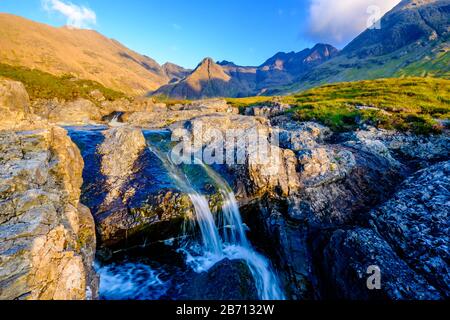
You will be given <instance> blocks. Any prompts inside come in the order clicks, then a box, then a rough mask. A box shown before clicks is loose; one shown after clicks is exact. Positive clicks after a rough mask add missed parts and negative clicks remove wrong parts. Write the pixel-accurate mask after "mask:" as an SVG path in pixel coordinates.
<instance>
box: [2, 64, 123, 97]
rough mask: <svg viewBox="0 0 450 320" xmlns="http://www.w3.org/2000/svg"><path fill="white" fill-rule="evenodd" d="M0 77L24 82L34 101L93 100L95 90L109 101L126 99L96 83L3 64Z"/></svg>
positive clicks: (119, 93) (121, 94)
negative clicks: (92, 94) (92, 93)
mask: <svg viewBox="0 0 450 320" xmlns="http://www.w3.org/2000/svg"><path fill="white" fill-rule="evenodd" d="M0 77H3V78H8V79H11V80H16V81H20V82H22V83H23V84H24V86H25V88H26V89H27V91H28V94H29V95H30V98H31V99H32V100H33V99H53V98H58V99H64V100H68V101H70V100H73V99H76V98H86V99H89V100H91V99H92V97H91V95H90V93H91V92H92V91H94V90H98V91H100V92H101V93H102V94H103V96H104V97H105V99H106V100H109V101H113V100H116V99H119V98H124V97H125V94H124V93H122V92H119V91H115V90H112V89H109V88H106V87H104V86H103V85H101V84H100V83H98V82H95V81H91V80H80V79H76V78H74V77H73V76H71V75H63V76H60V77H58V76H55V75H52V74H50V73H47V72H43V71H39V70H36V69H33V70H32V69H29V68H25V67H16V66H10V65H7V64H2V63H0Z"/></svg>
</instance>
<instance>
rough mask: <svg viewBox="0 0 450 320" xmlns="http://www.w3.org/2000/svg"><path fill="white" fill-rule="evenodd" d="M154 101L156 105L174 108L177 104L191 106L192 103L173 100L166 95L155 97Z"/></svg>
mask: <svg viewBox="0 0 450 320" xmlns="http://www.w3.org/2000/svg"><path fill="white" fill-rule="evenodd" d="M153 100H154V101H155V102H156V103H165V104H166V105H167V106H174V105H176V104H189V103H190V102H191V101H190V100H180V99H172V98H170V97H168V96H166V95H158V96H154V97H153Z"/></svg>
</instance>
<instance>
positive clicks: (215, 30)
mask: <svg viewBox="0 0 450 320" xmlns="http://www.w3.org/2000/svg"><path fill="white" fill-rule="evenodd" d="M398 1H399V0H339V1H338V0H126V1H122V0H120V1H119V0H117V1H116V0H70V1H69V0H0V12H8V13H13V14H17V15H20V16H23V17H26V18H29V19H32V20H35V21H39V22H44V23H48V24H50V25H53V26H62V25H65V24H71V25H74V26H76V27H88V28H92V29H95V30H97V31H99V32H100V33H102V34H104V35H106V36H107V37H110V38H114V39H116V40H118V41H120V42H122V43H123V44H125V45H126V46H127V47H129V48H131V49H133V50H135V51H137V52H139V53H142V54H146V55H148V56H150V57H152V58H154V59H155V60H157V61H158V62H159V63H164V62H166V61H170V62H174V63H177V64H179V65H182V66H185V67H189V68H193V67H195V66H196V65H197V64H198V63H199V62H200V61H201V60H202V59H203V58H204V57H207V56H208V57H212V58H213V59H215V60H229V61H233V62H235V63H237V64H240V65H260V64H261V63H263V62H264V61H265V60H266V59H268V58H269V57H271V56H272V55H274V54H275V53H277V52H279V51H300V50H302V49H304V48H306V47H311V46H313V45H314V44H315V43H318V42H327V43H331V44H333V45H336V46H338V47H342V46H344V45H345V44H346V43H347V42H348V41H349V40H351V38H352V37H354V36H355V35H357V34H358V33H359V32H361V31H363V30H364V28H365V26H363V24H364V23H365V20H367V16H366V15H367V12H366V9H367V7H368V6H369V5H371V4H373V3H375V4H380V5H381V6H385V7H389V9H390V8H391V7H393V5H395V4H396V3H397V2H398ZM386 3H389V4H388V5H387V6H386ZM387 10H388V9H386V8H383V9H382V11H383V13H384V12H385V11H387ZM318 13H320V14H318ZM358 19H359V21H358V22H357V21H356V20H358Z"/></svg>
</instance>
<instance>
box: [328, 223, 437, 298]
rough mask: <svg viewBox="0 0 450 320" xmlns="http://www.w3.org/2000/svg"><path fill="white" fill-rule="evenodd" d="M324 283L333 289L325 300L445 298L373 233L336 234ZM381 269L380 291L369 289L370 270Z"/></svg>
mask: <svg viewBox="0 0 450 320" xmlns="http://www.w3.org/2000/svg"><path fill="white" fill-rule="evenodd" d="M322 263H323V264H324V265H325V272H324V276H325V279H322V281H323V282H327V281H328V285H329V286H330V287H331V288H332V290H330V291H329V292H328V294H327V295H326V296H324V297H323V298H333V299H336V298H337V299H347V300H369V299H384V300H434V299H440V298H442V296H441V295H440V294H439V292H438V291H437V290H436V289H435V288H434V287H433V286H431V285H430V284H429V283H428V282H427V281H426V279H425V278H424V277H423V276H422V275H421V274H418V273H416V272H414V270H413V266H415V265H410V264H407V263H406V262H405V261H403V260H402V259H401V258H400V257H399V256H398V255H397V254H396V253H395V251H394V250H393V249H392V248H391V246H390V245H389V244H388V243H387V242H386V241H385V240H384V239H383V238H381V237H380V236H379V235H377V234H376V232H374V231H373V230H369V229H362V228H356V229H354V230H349V231H344V230H339V231H336V232H335V233H334V234H333V236H332V237H331V239H330V242H329V244H328V245H327V246H326V248H325V251H324V259H323V262H322ZM371 266H376V268H378V269H379V270H380V275H381V280H380V281H381V282H380V283H381V286H380V288H379V290H369V288H368V283H370V282H368V278H369V276H370V275H372V274H373V270H371V271H370V273H369V274H368V270H370V269H369V267H371Z"/></svg>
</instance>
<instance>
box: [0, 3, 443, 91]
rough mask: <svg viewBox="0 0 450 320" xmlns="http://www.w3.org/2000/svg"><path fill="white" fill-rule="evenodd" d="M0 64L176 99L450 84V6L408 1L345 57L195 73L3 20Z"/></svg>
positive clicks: (112, 45)
mask: <svg viewBox="0 0 450 320" xmlns="http://www.w3.org/2000/svg"><path fill="white" fill-rule="evenodd" d="M0 30H1V32H0V61H1V62H2V63H7V64H11V65H21V66H26V67H29V68H36V69H40V70H42V71H46V72H49V73H52V74H55V75H63V74H67V73H70V74H72V75H74V76H76V77H78V78H81V79H90V80H95V81H98V82H99V83H101V84H103V85H105V86H107V87H110V88H113V89H116V90H120V91H123V92H126V93H128V94H136V95H141V94H150V95H166V96H169V97H172V98H182V99H199V98H207V97H245V96H253V95H275V94H286V93H292V92H296V91H299V90H304V89H307V88H311V87H314V86H318V85H321V84H325V83H333V82H342V81H353V80H362V79H376V78H386V77H402V76H435V77H442V78H450V67H449V66H450V58H449V57H450V55H449V52H450V45H449V34H450V0H403V1H402V2H401V3H400V4H399V5H397V6H396V7H395V8H394V9H392V10H391V11H390V12H388V13H387V14H386V15H385V16H384V17H383V18H382V19H381V29H368V30H366V31H364V32H363V33H362V34H360V35H359V36H358V37H356V38H355V39H354V40H353V41H352V42H351V43H350V44H348V45H347V46H346V47H345V48H344V49H343V50H342V51H339V50H337V49H336V48H334V47H333V46H331V45H327V44H317V45H316V46H314V47H313V48H312V49H305V50H303V51H300V52H289V53H284V52H280V53H277V54H276V55H274V56H273V57H271V58H270V59H268V60H267V61H266V62H264V63H263V64H262V65H260V66H255V67H248V66H238V65H236V64H234V63H233V62H229V61H221V62H215V61H213V60H212V59H211V58H206V59H204V60H203V61H202V62H201V63H200V64H199V65H198V66H197V68H195V69H194V70H189V69H185V68H182V67H180V66H177V65H175V64H172V63H166V64H164V65H162V66H160V65H159V64H158V63H157V62H156V61H154V60H153V59H151V58H149V57H147V56H143V55H140V54H138V53H136V52H134V51H132V50H130V49H128V48H126V47H125V46H123V45H122V44H120V43H119V42H117V41H115V40H112V39H108V38H106V37H104V36H102V35H101V34H99V33H97V32H95V31H91V30H79V29H69V28H67V27H63V28H54V27H51V26H48V25H45V24H41V23H36V22H33V21H30V20H27V19H24V18H21V17H17V16H14V15H10V14H0Z"/></svg>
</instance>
